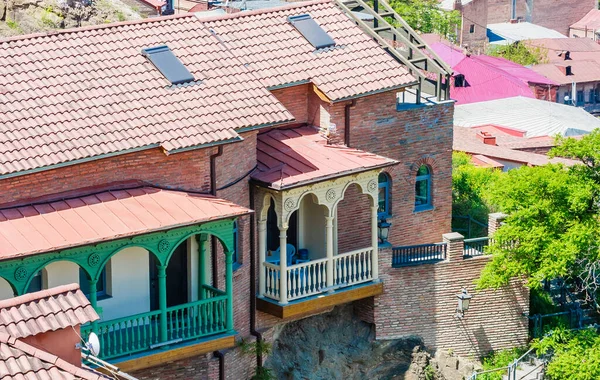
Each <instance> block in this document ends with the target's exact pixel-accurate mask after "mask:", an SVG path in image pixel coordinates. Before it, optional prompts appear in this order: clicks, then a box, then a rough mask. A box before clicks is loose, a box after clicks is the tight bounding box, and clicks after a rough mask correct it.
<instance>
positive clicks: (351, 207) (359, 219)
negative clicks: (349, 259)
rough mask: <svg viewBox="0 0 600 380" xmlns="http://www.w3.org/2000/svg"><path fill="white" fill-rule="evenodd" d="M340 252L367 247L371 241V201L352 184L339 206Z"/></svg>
mask: <svg viewBox="0 0 600 380" xmlns="http://www.w3.org/2000/svg"><path fill="white" fill-rule="evenodd" d="M337 225H338V242H337V244H338V253H345V252H350V251H354V250H356V249H361V248H367V247H370V246H371V245H372V243H371V202H370V199H369V197H368V196H367V195H365V194H361V192H360V189H359V188H358V186H357V185H351V186H350V187H348V188H347V189H346V192H345V193H344V199H342V200H341V201H340V203H338V206H337Z"/></svg>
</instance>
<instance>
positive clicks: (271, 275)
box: [262, 262, 281, 300]
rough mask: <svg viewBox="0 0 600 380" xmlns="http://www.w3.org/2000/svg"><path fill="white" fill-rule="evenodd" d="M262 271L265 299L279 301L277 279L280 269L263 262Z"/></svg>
mask: <svg viewBox="0 0 600 380" xmlns="http://www.w3.org/2000/svg"><path fill="white" fill-rule="evenodd" d="M262 270H263V271H264V273H265V293H264V296H265V297H269V298H272V299H274V300H279V277H280V274H281V269H280V268H279V265H275V264H271V263H268V262H263V268H262Z"/></svg>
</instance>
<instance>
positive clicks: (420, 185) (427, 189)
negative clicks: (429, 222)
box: [415, 165, 431, 211]
mask: <svg viewBox="0 0 600 380" xmlns="http://www.w3.org/2000/svg"><path fill="white" fill-rule="evenodd" d="M428 208H431V170H430V169H429V167H428V166H427V165H421V166H420V167H419V170H418V171H417V180H416V182H415V210H417V211H418V210H426V209H428Z"/></svg>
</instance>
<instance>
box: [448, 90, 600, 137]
mask: <svg viewBox="0 0 600 380" xmlns="http://www.w3.org/2000/svg"><path fill="white" fill-rule="evenodd" d="M485 124H494V125H499V126H504V127H509V128H515V129H520V130H523V131H526V132H527V133H526V136H527V137H536V136H554V135H557V134H558V135H561V136H577V135H582V134H587V133H589V132H591V131H592V130H593V129H595V128H600V119H598V118H596V117H594V116H592V115H591V114H589V113H588V112H586V111H584V110H583V109H582V108H577V107H574V106H569V105H565V104H559V103H553V102H548V101H545V100H538V99H532V98H525V97H522V96H516V97H513V98H505V99H497V100H490V101H487V102H478V103H470V104H463V105H457V106H456V107H455V110H454V125H457V126H461V127H476V126H480V125H485Z"/></svg>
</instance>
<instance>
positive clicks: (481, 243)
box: [463, 237, 493, 257]
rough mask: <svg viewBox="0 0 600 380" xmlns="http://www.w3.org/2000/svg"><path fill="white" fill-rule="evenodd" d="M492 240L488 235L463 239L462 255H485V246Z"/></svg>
mask: <svg viewBox="0 0 600 380" xmlns="http://www.w3.org/2000/svg"><path fill="white" fill-rule="evenodd" d="M492 242H493V240H492V239H490V238H489V237H481V238H475V239H465V249H464V253H463V254H464V255H465V256H467V257H473V256H483V255H486V254H487V252H486V250H487V246H489V245H490V244H491V243H492Z"/></svg>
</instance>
